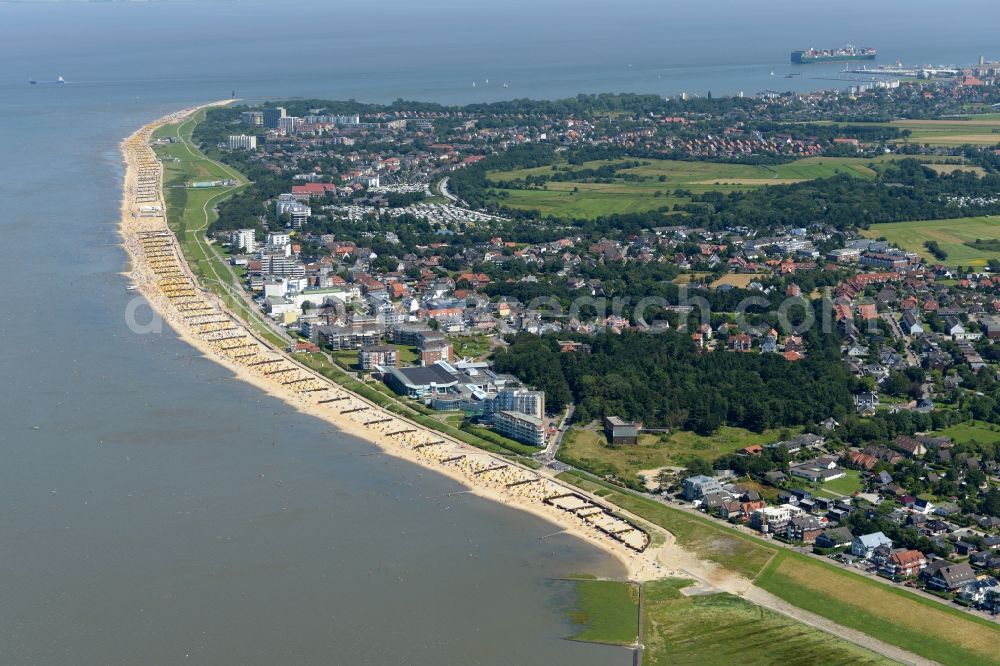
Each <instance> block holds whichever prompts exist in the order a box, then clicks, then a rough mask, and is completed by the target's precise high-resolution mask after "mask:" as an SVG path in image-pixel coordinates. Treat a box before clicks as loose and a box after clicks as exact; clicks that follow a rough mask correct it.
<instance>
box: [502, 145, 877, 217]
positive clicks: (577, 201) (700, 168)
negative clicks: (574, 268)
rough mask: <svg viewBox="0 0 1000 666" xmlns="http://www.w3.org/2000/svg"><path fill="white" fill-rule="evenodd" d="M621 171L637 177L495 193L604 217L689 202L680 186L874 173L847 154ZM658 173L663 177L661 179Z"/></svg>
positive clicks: (721, 188)
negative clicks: (776, 162) (769, 163)
mask: <svg viewBox="0 0 1000 666" xmlns="http://www.w3.org/2000/svg"><path fill="white" fill-rule="evenodd" d="M620 162H621V161H620V160H611V161H603V160H599V161H593V162H586V163H584V164H581V165H574V166H572V167H569V166H568V165H567V164H566V163H559V164H556V165H555V166H556V168H557V169H567V168H572V169H573V170H578V169H596V168H600V167H602V166H606V165H609V164H616V163H620ZM551 173H553V169H552V166H543V167H535V168H531V169H517V170H512V171H502V172H498V171H493V172H490V173H489V178H490V180H491V181H493V182H495V183H503V182H509V181H512V180H517V179H523V178H527V177H529V176H543V175H548V174H551ZM621 173H622V174H628V175H631V176H638V177H639V178H640V179H641V180H626V179H624V178H621V177H618V178H615V179H614V180H613V182H610V183H588V182H570V181H566V182H549V183H547V184H546V185H545V189H528V190H521V189H503V188H498V189H497V190H496V191H497V192H498V193H499V194H500V196H501V197H502V198H501V199H500V200H499V203H502V204H503V205H505V206H509V207H511V208H520V209H524V210H537V211H539V212H540V213H541V214H543V215H555V216H560V217H576V218H595V217H600V216H603V215H612V214H620V213H638V212H646V211H650V210H657V209H660V208H662V207H668V208H672V207H673V206H674V204H684V203H688V202H689V201H690V198H689V197H688V196H676V195H675V194H674V192H675V191H676V190H678V189H681V190H685V191H687V192H691V193H692V194H703V193H705V192H731V191H733V190H745V189H749V188H755V187H762V186H765V185H781V184H789V183H797V182H801V181H803V180H811V179H815V178H828V177H830V176H833V175H836V174H838V173H847V174H850V175H853V176H856V177H859V178H872V177H874V175H875V171H874V170H873V169H871V168H870V167H869V166H867V161H866V160H864V159H861V158H850V157H830V158H826V157H811V158H806V159H801V160H796V161H794V162H790V163H788V164H780V165H774V166H764V165H748V164H721V163H716V162H686V161H678V160H642V164H641V165H640V166H637V167H632V168H629V169H624V170H623V171H622V172H621ZM661 177H662V178H663V179H664V180H663V181H662V182H661V181H660V178H661Z"/></svg>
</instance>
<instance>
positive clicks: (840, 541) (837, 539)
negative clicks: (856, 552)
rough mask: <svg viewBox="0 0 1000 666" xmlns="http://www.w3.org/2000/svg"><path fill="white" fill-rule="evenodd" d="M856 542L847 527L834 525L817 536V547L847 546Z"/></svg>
mask: <svg viewBox="0 0 1000 666" xmlns="http://www.w3.org/2000/svg"><path fill="white" fill-rule="evenodd" d="M853 543H854V535H853V534H851V530H849V529H847V528H846V527H833V528H830V529H826V530H823V532H822V533H821V534H820V535H819V536H817V537H816V543H815V546H816V547H817V548H847V547H848V546H850V545H851V544H853Z"/></svg>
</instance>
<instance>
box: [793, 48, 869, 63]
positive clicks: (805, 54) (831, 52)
mask: <svg viewBox="0 0 1000 666" xmlns="http://www.w3.org/2000/svg"><path fill="white" fill-rule="evenodd" d="M876 55H878V51H876V50H875V49H873V48H867V47H865V48H856V47H854V46H845V47H843V48H840V49H813V48H809V49H806V50H805V51H792V62H793V63H795V64H798V65H807V64H810V63H814V62H839V61H841V60H874V59H875V56H876Z"/></svg>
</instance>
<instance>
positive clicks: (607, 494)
mask: <svg viewBox="0 0 1000 666" xmlns="http://www.w3.org/2000/svg"><path fill="white" fill-rule="evenodd" d="M558 478H559V479H560V480H561V481H565V482H567V483H570V484H572V485H575V486H577V487H578V488H582V489H583V490H587V491H590V492H593V493H595V494H597V495H598V496H600V497H603V498H604V499H606V500H607V501H608V502H611V503H612V504H614V505H616V506H619V507H621V508H622V509H625V510H626V511H629V512H631V513H633V514H635V515H636V516H639V517H640V518H642V519H644V520H646V521H648V522H650V523H652V524H654V525H657V526H659V527H661V528H663V529H665V530H667V531H668V532H670V533H671V534H673V535H674V537H675V538H676V539H677V543H678V545H680V546H681V547H682V548H684V549H685V550H688V551H690V552H692V553H694V554H696V555H699V556H700V557H703V558H705V559H706V560H710V561H712V562H715V563H716V564H718V565H719V566H721V567H724V568H725V569H728V570H730V571H735V572H737V573H739V574H740V575H742V576H745V577H747V578H751V579H752V578H754V577H756V576H757V574H759V573H760V572H761V571H762V570H763V569H764V567H765V566H766V565H767V563H768V561H770V559H771V558H772V557H773V556H774V554H775V552H777V551H776V549H775V548H774V546H771V545H769V544H766V543H764V542H763V541H759V540H758V539H754V538H753V537H750V536H747V535H745V534H741V533H740V532H736V531H734V530H731V529H729V528H728V527H725V526H723V525H720V524H718V523H717V522H715V521H714V520H712V519H711V518H703V517H701V516H697V515H693V514H689V513H687V512H685V511H681V510H679V509H675V508H674V507H670V506H667V505H665V504H662V503H660V502H657V501H655V500H652V499H648V498H645V497H641V496H639V495H636V494H634V493H631V492H629V491H627V490H625V489H624V488H620V487H618V486H615V485H612V484H610V483H606V482H604V481H600V480H598V479H595V478H593V477H590V476H588V475H585V474H583V473H581V472H572V471H571V472H563V473H562V474H559V475H558Z"/></svg>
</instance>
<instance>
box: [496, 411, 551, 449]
mask: <svg viewBox="0 0 1000 666" xmlns="http://www.w3.org/2000/svg"><path fill="white" fill-rule="evenodd" d="M493 427H494V428H495V429H496V431H497V432H498V433H500V434H501V435H504V436H506V437H510V438H511V439H513V440H516V441H518V442H523V443H524V444H531V445H532V446H544V445H545V423H544V422H543V421H542V420H541V419H538V418H535V417H534V416H531V415H530V414H524V413H523V412H512V411H502V412H498V413H497V415H496V416H495V417H494V418H493Z"/></svg>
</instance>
